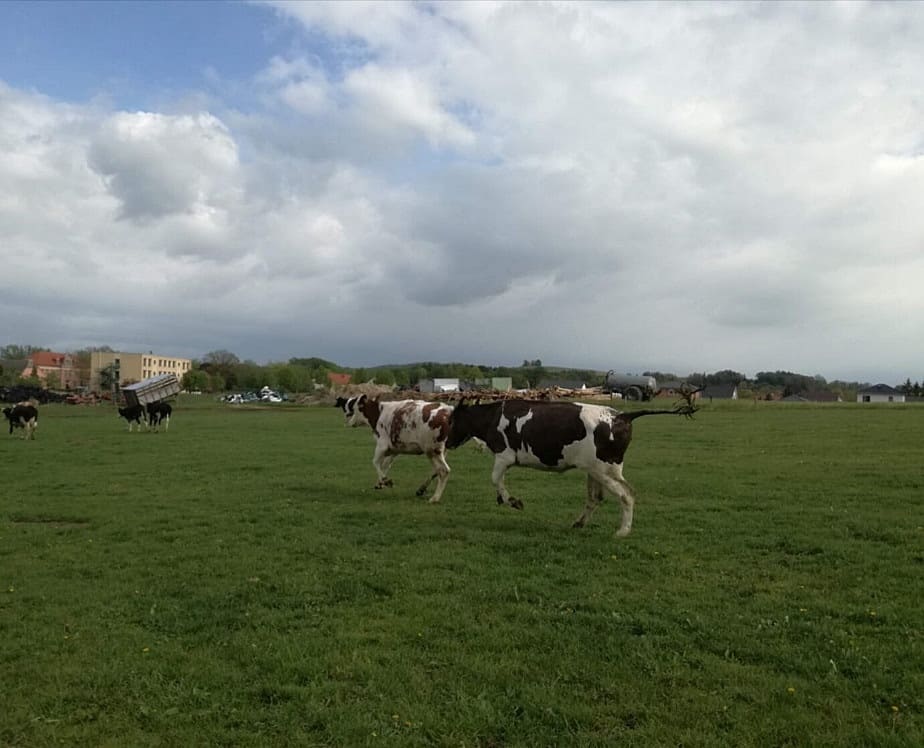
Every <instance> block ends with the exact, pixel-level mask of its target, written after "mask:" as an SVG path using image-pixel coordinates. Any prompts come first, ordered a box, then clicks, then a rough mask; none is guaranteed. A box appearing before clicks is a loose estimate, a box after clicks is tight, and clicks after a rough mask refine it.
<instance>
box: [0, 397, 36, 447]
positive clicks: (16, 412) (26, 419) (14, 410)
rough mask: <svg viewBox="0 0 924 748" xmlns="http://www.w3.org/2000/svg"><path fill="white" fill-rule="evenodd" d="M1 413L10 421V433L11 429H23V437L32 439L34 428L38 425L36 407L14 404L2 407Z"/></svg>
mask: <svg viewBox="0 0 924 748" xmlns="http://www.w3.org/2000/svg"><path fill="white" fill-rule="evenodd" d="M3 415H4V416H6V419H7V420H8V421H9V422H10V433H11V434H12V433H13V429H22V430H23V435H22V438H23V439H34V438H35V429H36V428H37V427H38V409H37V408H36V407H35V406H34V405H14V406H13V407H11V408H4V409H3Z"/></svg>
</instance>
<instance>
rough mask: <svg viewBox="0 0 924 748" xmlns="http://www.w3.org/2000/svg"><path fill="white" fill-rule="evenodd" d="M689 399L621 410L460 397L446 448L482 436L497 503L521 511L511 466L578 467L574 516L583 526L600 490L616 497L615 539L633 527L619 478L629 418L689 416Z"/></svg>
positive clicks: (628, 497) (628, 492) (627, 490)
mask: <svg viewBox="0 0 924 748" xmlns="http://www.w3.org/2000/svg"><path fill="white" fill-rule="evenodd" d="M695 411H696V408H695V407H694V406H693V405H692V403H691V402H690V400H687V404H686V405H681V406H678V407H676V408H674V409H672V410H636V411H633V412H628V413H623V412H620V411H617V410H614V409H613V408H609V407H606V406H603V405H589V404H584V403H572V402H549V401H532V400H501V401H497V402H491V403H483V404H481V403H474V404H471V403H468V402H466V401H465V400H462V401H460V402H459V403H458V404H457V405H456V407H455V409H454V410H453V412H452V418H451V419H450V429H449V438H448V439H447V441H446V447H447V448H448V449H455V448H456V447H459V446H461V445H462V444H464V443H465V442H466V441H468V440H469V439H472V438H475V437H477V438H480V439H482V440H483V441H484V442H485V443H486V444H487V446H488V449H490V450H491V452H492V453H493V454H494V469H493V471H492V473H491V480H492V482H493V483H494V487H495V489H496V490H497V503H498V504H507V505H508V506H511V507H513V508H514V509H522V508H523V502H522V501H520V500H519V499H517V498H514V497H513V496H511V495H510V492H509V491H508V490H507V487H506V486H505V485H504V473H506V472H507V469H508V468H510V467H511V466H514V465H517V466H520V467H531V468H538V469H540V470H552V471H556V472H564V471H565V470H570V469H572V468H580V469H581V470H583V471H584V472H585V473H587V503H586V505H585V506H584V511H583V512H582V513H581V515H580V516H579V517H578V518H577V519H576V520H575V522H574V525H573V526H574V527H583V526H584V524H585V523H586V522H587V520H588V519H590V515H591V514H593V512H594V510H595V509H596V508H597V506H598V505H599V504H600V502H601V501H603V495H604V491H608V492H609V493H611V494H614V495H615V496H617V497H619V501H620V504H621V505H622V521H621V523H620V526H619V530H618V531H617V533H616V535H617V537H625V536H626V535H628V534H629V531H630V530H631V529H632V513H633V509H634V507H635V496H634V494H633V492H632V488H631V487H630V486H629V484H628V483H627V482H626V480H625V479H624V478H623V476H622V465H623V459H624V458H625V454H626V449H627V448H628V447H629V442H630V441H631V440H632V422H633V421H634V420H635V419H636V418H641V417H642V416H648V415H656V414H672V415H683V416H687V417H691V416H692V415H693V413H694V412H695Z"/></svg>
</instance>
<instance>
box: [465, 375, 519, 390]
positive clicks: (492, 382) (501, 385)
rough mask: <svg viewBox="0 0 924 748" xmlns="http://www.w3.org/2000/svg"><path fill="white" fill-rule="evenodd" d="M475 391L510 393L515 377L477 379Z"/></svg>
mask: <svg viewBox="0 0 924 748" xmlns="http://www.w3.org/2000/svg"><path fill="white" fill-rule="evenodd" d="M473 389H480V390H497V391H498V392H509V391H510V390H512V389H513V377H483V378H482V379H476V380H475V382H474V388H473Z"/></svg>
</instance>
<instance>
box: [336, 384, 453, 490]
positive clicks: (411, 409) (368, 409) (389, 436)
mask: <svg viewBox="0 0 924 748" xmlns="http://www.w3.org/2000/svg"><path fill="white" fill-rule="evenodd" d="M337 407H339V408H340V409H341V410H342V411H343V414H344V416H345V418H346V423H347V425H348V426H354V427H355V426H361V425H363V424H368V425H369V426H371V427H372V431H373V434H374V435H375V452H374V453H373V455H372V464H373V465H374V466H375V471H376V473H377V474H378V481H377V482H376V484H375V488H386V487H389V486H391V485H393V484H392V480H391V478H389V477H388V470H389V468H391V464H392V463H393V462H394V460H395V457H397V456H398V455H426V456H427V457H428V458H429V459H430V463H431V464H432V465H433V473H432V474H431V475H430V477H429V478H427V480H426V481H424V483H423V484H422V485H421V486H420V488H418V489H417V495H418V496H423V495H424V493H426V491H427V487H428V486H429V485H430V482H431V481H432V480H433V479H434V478H436V479H437V480H436V489H435V490H434V491H433V495H432V496H431V497H430V503H431V504H435V503H437V502H438V501H439V500H440V498H441V497H442V495H443V491H444V490H445V489H446V483H447V482H448V481H449V472H450V470H449V465H448V464H447V463H446V439H447V438H448V437H449V417H450V415H451V414H452V406H450V405H445V404H443V403H431V402H427V401H425V400H395V401H392V402H381V401H380V400H379V399H378V398H370V397H368V396H367V395H359V396H357V397H351V398H342V397H340V398H337Z"/></svg>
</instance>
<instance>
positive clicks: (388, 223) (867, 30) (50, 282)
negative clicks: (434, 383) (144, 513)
mask: <svg viewBox="0 0 924 748" xmlns="http://www.w3.org/2000/svg"><path fill="white" fill-rule="evenodd" d="M269 8H271V11H272V12H270V11H267V13H266V15H267V18H270V17H272V16H274V17H275V19H276V20H277V21H278V20H280V19H281V20H282V21H284V22H286V23H288V24H290V25H291V28H292V29H294V30H296V31H297V32H298V33H297V34H296V36H295V39H296V41H295V42H294V43H290V44H286V46H285V47H284V48H283V47H281V46H273V45H272V44H268V45H267V57H266V62H265V65H264V67H263V69H262V70H261V71H260V72H259V73H257V74H255V75H253V76H252V77H250V78H248V79H243V80H235V81H222V80H221V78H222V75H223V72H222V71H223V67H222V64H221V60H218V59H216V60H215V62H214V64H213V65H211V66H210V71H211V72H210V76H209V82H210V85H212V89H211V90H210V91H209V92H208V93H205V92H201V91H198V90H195V88H193V90H189V91H185V92H183V95H182V96H181V97H179V98H178V99H177V100H175V101H165V102H163V105H162V106H160V107H155V106H151V107H149V108H148V110H147V111H134V110H132V111H129V110H127V109H123V108H120V107H119V106H118V104H110V103H107V102H108V100H107V99H104V98H103V99H96V100H93V101H88V102H84V103H64V102H62V101H56V100H54V99H51V98H48V97H45V96H43V95H42V94H41V93H39V92H34V91H27V90H24V89H21V88H15V87H12V86H10V85H6V84H2V83H0V234H2V236H3V237H4V243H3V245H2V247H0V254H2V259H3V263H4V269H5V271H6V274H7V278H10V277H16V278H18V279H20V281H21V283H20V284H19V285H20V286H21V285H22V283H23V282H24V283H25V285H26V286H27V287H28V288H30V289H32V291H31V294H30V295H26V294H24V293H23V292H20V291H15V290H14V289H13V288H11V286H12V284H11V283H10V282H9V281H6V282H0V285H2V290H3V294H4V296H5V301H4V304H6V310H5V312H4V313H5V314H6V313H10V314H12V310H13V309H15V308H18V305H19V304H27V303H30V304H31V306H32V307H33V308H40V309H41V308H43V306H45V307H47V308H49V309H57V308H59V306H58V305H56V304H60V303H62V302H63V303H65V304H66V305H67V306H68V308H70V309H73V310H74V313H73V319H79V320H84V321H86V324H87V325H88V329H92V330H93V331H94V334H97V335H100V336H103V337H104V336H105V334H106V332H105V331H106V329H107V327H106V323H105V320H107V319H111V323H110V327H109V328H108V329H109V330H111V331H112V332H111V334H112V335H114V336H115V335H116V334H117V333H118V336H119V337H120V339H123V340H124V339H128V340H130V339H132V338H133V337H137V338H139V342H140V339H141V338H144V337H145V335H146V334H147V335H150V336H152V337H153V336H155V335H159V336H161V337H160V340H162V341H163V342H162V345H163V346H164V347H165V348H167V349H169V350H174V349H176V348H177V347H179V348H182V349H183V350H180V351H178V352H179V353H182V352H183V351H190V352H191V353H192V354H193V355H197V354H200V353H202V352H204V351H206V350H213V349H215V348H228V349H231V350H235V349H237V352H238V353H239V355H241V356H242V357H254V358H259V357H265V358H269V357H273V358H279V357H288V356H290V355H301V354H307V355H311V354H314V353H316V354H318V355H323V356H325V357H327V358H334V359H336V360H341V361H342V362H343V363H346V364H374V363H380V362H383V361H400V360H406V359H436V358H447V359H453V360H458V359H465V360H473V361H482V362H486V363H490V362H491V361H506V362H514V363H515V362H517V361H520V360H522V359H523V358H536V357H539V358H542V360H543V361H548V362H561V363H568V364H574V365H579V366H592V367H598V368H603V369H607V368H612V367H614V366H615V367H617V368H624V369H626V370H631V369H633V368H637V369H639V370H640V369H643V368H657V369H667V368H670V367H676V368H677V369H679V370H680V371H681V373H685V371H686V370H693V369H696V370H702V369H707V370H714V369H718V368H735V369H738V370H743V371H748V370H751V371H756V370H760V369H775V368H794V369H801V370H805V371H810V372H821V373H824V374H826V375H830V376H838V375H841V376H848V375H852V376H857V377H862V376H870V378H877V379H878V378H883V377H884V376H885V375H884V374H878V375H877V374H875V373H874V372H875V371H880V370H881V371H889V372H894V374H895V375H896V376H899V375H900V378H901V379H904V377H905V376H908V375H911V376H912V378H914V372H913V371H905V370H906V368H907V367H913V366H915V365H917V364H915V362H914V360H913V356H911V355H910V354H909V353H908V352H909V351H912V350H914V349H915V348H916V345H917V342H916V341H917V340H919V339H920V336H921V334H922V333H924V321H922V319H921V318H920V311H921V309H920V302H918V301H917V298H918V297H919V294H917V289H918V288H920V286H921V283H922V281H924V267H922V266H921V264H920V262H919V260H918V257H919V256H920V250H921V245H920V237H921V236H924V214H922V213H921V212H920V211H919V210H917V208H916V202H915V201H916V199H917V195H920V194H921V192H922V189H924V139H922V137H921V134H920V128H919V123H920V121H921V119H922V115H924V111H922V108H924V104H922V101H921V98H920V96H919V95H918V92H919V91H920V90H921V87H922V84H924V72H922V71H924V51H922V48H921V45H919V44H918V43H917V41H916V40H917V39H919V38H920V37H921V35H922V33H924V16H921V14H918V13H914V12H913V10H912V9H911V6H906V5H902V4H887V5H885V4H870V5H864V4H858V3H851V4H782V5H774V4H766V3H761V4H751V3H742V4H724V3H723V4H685V3H661V4H656V5H649V4H637V3H627V4H623V3H543V4H533V3H506V2H505V3H369V4H359V3H322V2H317V3H273V4H271V5H270V6H269ZM222 83H227V85H224V86H223V85H221V84H222ZM228 91H236V92H237V95H236V96H235V98H234V99H233V101H232V100H231V99H230V97H228V98H222V94H223V93H224V92H228ZM242 92H244V93H242ZM11 299H12V300H14V301H15V303H13V302H11ZM39 301H41V302H44V304H43V303H36V302H39ZM52 302H56V303H52ZM0 311H4V310H0ZM56 313H57V312H56ZM49 314H51V313H49ZM35 317H36V321H35V326H34V327H30V326H29V325H28V324H26V323H25V322H21V321H18V322H17V325H20V324H22V325H23V326H24V327H23V334H25V335H26V337H27V338H29V337H30V336H29V331H30V330H34V331H35V332H34V334H35V335H41V336H44V335H48V334H49V333H48V332H47V331H49V330H53V329H55V327H54V325H55V323H54V321H53V315H51V316H49V317H48V318H47V319H45V318H44V313H43V312H37V313H36V315H35ZM9 318H10V319H12V318H13V317H9ZM16 319H17V320H22V319H24V317H22V316H19V315H17V316H16ZM896 319H900V320H901V324H897V323H896V322H895V320H896ZM155 320H156V321H157V322H158V325H154V324H153V322H154V321H155ZM164 326H166V327H164ZM163 329H166V330H167V332H163ZM261 329H262V330H264V332H263V333H262V334H261V332H260V330H261ZM269 329H272V332H271V333H270V332H267V330H269ZM121 330H131V331H133V332H132V333H131V334H130V335H123V334H122V333H121V332H119V331H121ZM146 331H148V332H146ZM858 333H862V335H863V336H864V341H865V342H864V345H868V349H864V345H858V344H857V343H856V341H855V339H854V338H853V336H855V335H857V334H858ZM222 335H225V336H227V339H225V340H216V336H218V337H220V336H222ZM52 339H55V338H53V337H44V338H43V340H45V341H48V340H52ZM68 339H69V340H72V341H73V343H74V344H76V345H79V344H80V343H81V341H80V335H79V332H73V333H72V334H71V337H69V338H68ZM0 342H2V341H0ZM23 342H40V341H38V340H37V339H32V338H30V339H28V340H24V341H23ZM100 342H106V341H105V340H102V341H100ZM155 343H156V341H154V340H149V341H147V342H144V343H143V345H142V347H144V348H150V347H151V346H152V345H154V344H155ZM874 359H875V360H874Z"/></svg>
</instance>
